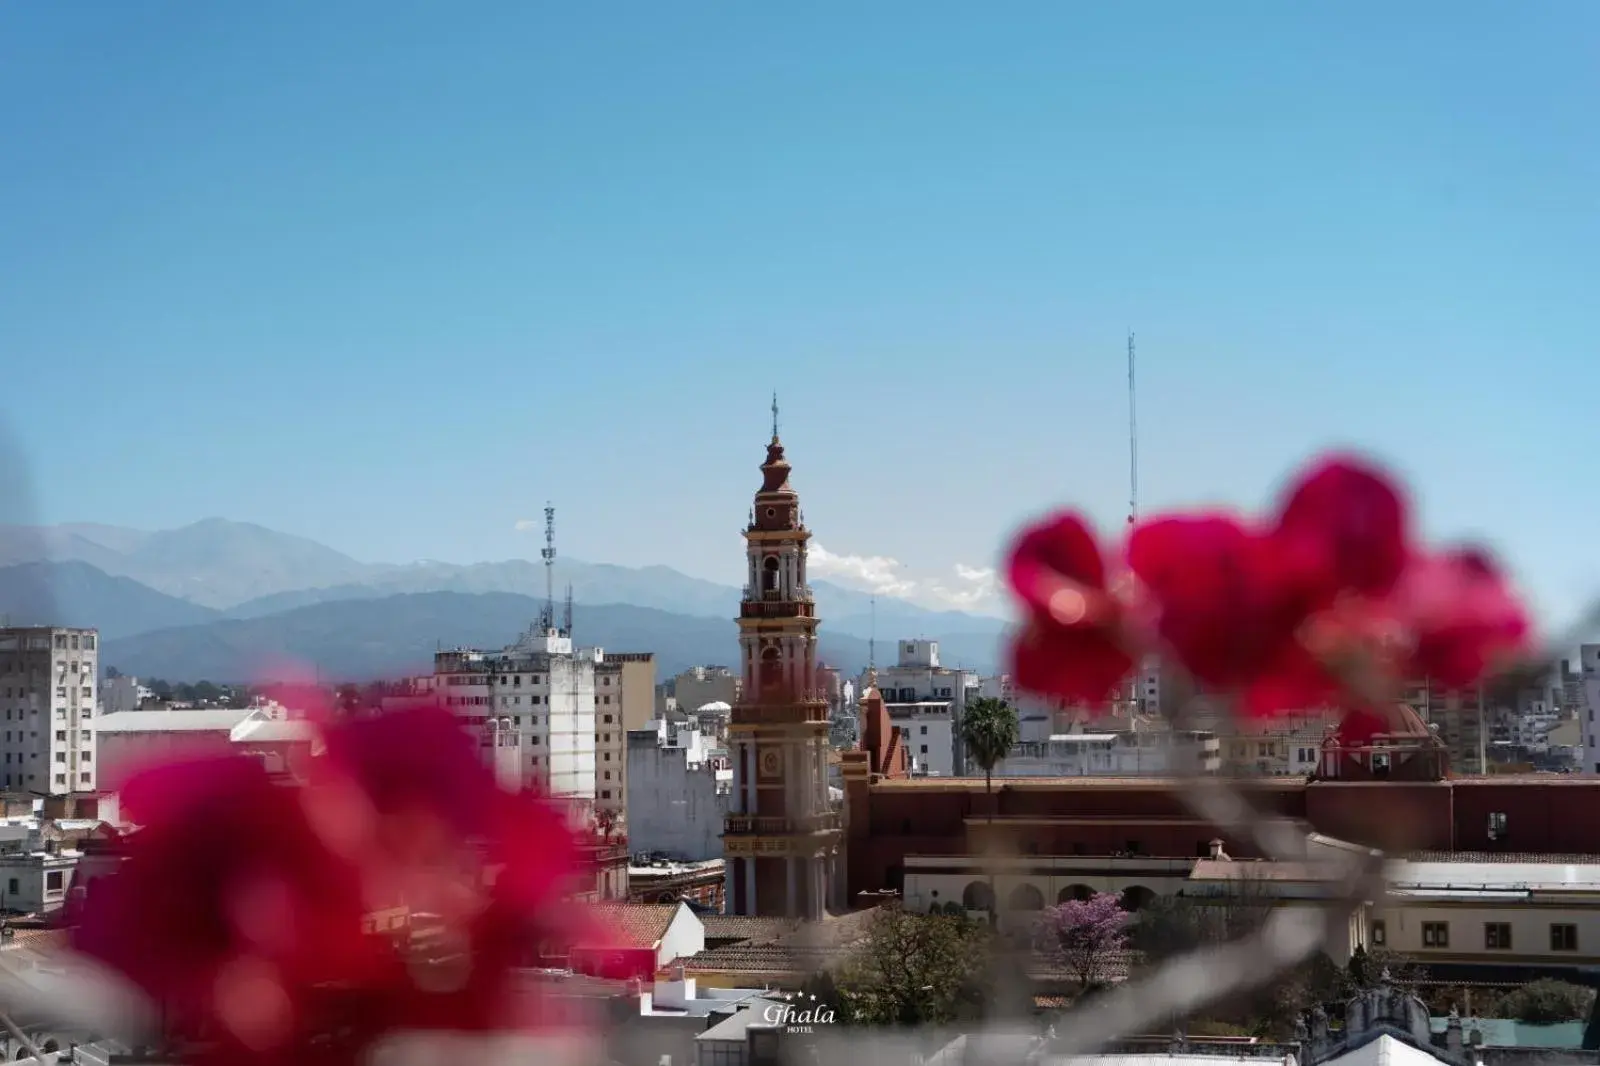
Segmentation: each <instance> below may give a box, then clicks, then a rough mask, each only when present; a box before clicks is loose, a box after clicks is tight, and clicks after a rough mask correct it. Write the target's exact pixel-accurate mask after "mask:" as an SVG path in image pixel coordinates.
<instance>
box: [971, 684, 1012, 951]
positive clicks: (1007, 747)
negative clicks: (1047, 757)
mask: <svg viewBox="0 0 1600 1066" xmlns="http://www.w3.org/2000/svg"><path fill="white" fill-rule="evenodd" d="M1017 732H1018V730H1017V709H1016V708H1015V707H1013V706H1011V704H1009V703H1007V702H1006V701H1005V700H997V699H994V698H993V697H990V696H980V697H978V698H977V699H975V700H973V701H972V702H971V703H969V704H967V710H966V714H965V715H964V716H963V717H962V719H961V743H962V745H963V746H964V747H965V748H966V752H967V755H968V757H970V758H971V759H972V761H973V762H975V763H977V764H978V765H979V766H981V767H983V797H984V803H985V805H986V806H987V807H988V811H989V821H990V822H991V823H992V822H993V821H994V768H995V764H997V763H998V762H999V761H1000V760H1001V759H1004V758H1005V757H1006V756H1007V755H1009V754H1011V749H1012V748H1014V747H1016V745H1017ZM990 835H991V837H992V834H990ZM989 897H990V898H989V906H990V907H992V908H993V910H991V911H990V914H989V921H990V922H991V923H993V922H994V921H995V920H996V918H998V917H999V913H1000V900H999V898H998V897H997V896H996V895H995V884H994V871H993V870H992V869H991V870H990V871H989Z"/></svg>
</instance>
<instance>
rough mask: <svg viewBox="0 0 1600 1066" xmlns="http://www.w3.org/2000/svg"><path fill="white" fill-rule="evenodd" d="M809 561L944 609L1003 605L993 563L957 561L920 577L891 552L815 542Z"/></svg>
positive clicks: (819, 571)
mask: <svg viewBox="0 0 1600 1066" xmlns="http://www.w3.org/2000/svg"><path fill="white" fill-rule="evenodd" d="M806 558H807V565H808V566H809V567H810V569H811V572H812V573H814V574H816V575H818V576H819V577H827V578H831V579H832V580H834V581H837V582H838V583H839V584H841V585H845V586H847V587H849V588H854V589H857V590H859V591H862V592H872V593H876V594H877V595H880V596H893V597H895V598H896V599H902V600H909V601H911V602H912V603H916V604H919V605H920V606H923V607H931V608H937V609H941V610H954V611H973V612H981V613H989V612H993V611H996V610H997V609H998V608H999V601H998V598H997V586H996V583H995V572H994V569H993V568H992V567H986V566H983V567H980V566H968V565H967V564H965V563H956V564H955V565H954V566H952V567H951V568H950V570H949V571H948V573H946V574H940V575H930V576H925V577H919V576H916V575H913V574H911V573H910V572H908V570H907V568H906V565H905V564H904V563H902V562H901V561H900V560H898V559H895V558H893V557H892V556H888V555H841V554H836V553H834V552H831V551H829V550H828V549H827V548H824V547H823V546H822V545H820V544H817V543H815V542H813V543H812V544H811V548H810V550H809V552H808V553H807V557H806Z"/></svg>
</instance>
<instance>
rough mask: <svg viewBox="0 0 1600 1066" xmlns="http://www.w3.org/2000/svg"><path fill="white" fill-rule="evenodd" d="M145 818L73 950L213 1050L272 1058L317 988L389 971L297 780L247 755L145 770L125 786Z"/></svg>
mask: <svg viewBox="0 0 1600 1066" xmlns="http://www.w3.org/2000/svg"><path fill="white" fill-rule="evenodd" d="M122 805H123V811H124V812H125V814H126V816H127V817H128V818H129V820H130V821H132V822H133V823H134V824H135V825H138V826H139V827H140V828H138V829H137V830H135V831H134V832H132V833H131V834H130V835H129V836H127V837H126V838H125V840H124V849H125V852H124V859H123V861H122V863H121V864H120V866H119V867H118V869H117V870H116V871H115V872H114V873H112V874H110V875H109V876H107V877H106V878H104V879H102V880H100V881H98V882H96V883H95V884H94V885H93V887H92V889H91V890H90V891H89V893H88V895H87V897H86V898H85V900H84V904H83V909H82V913H81V917H80V921H79V924H78V925H77V926H76V928H74V930H73V934H72V938H73V944H74V946H75V947H76V949H77V950H79V951H81V952H83V953H84V954H86V955H88V956H90V957H92V958H95V959H97V960H99V961H100V962H102V963H104V964H106V965H108V966H110V967H111V968H113V969H115V970H117V971H120V972H121V973H122V974H123V975H125V976H126V977H127V978H128V979H129V980H131V981H132V982H133V983H134V984H135V985H136V986H138V987H139V988H140V989H142V990H143V991H144V992H145V993H146V994H147V995H149V996H150V997H151V999H152V1000H154V1001H155V1002H156V1003H157V1004H158V1005H159V1006H160V1007H161V1009H162V1011H163V1013H164V1016H165V1017H166V1019H167V1021H168V1023H169V1025H170V1027H171V1028H172V1029H173V1030H174V1031H175V1032H176V1033H178V1034H179V1035H183V1036H187V1037H190V1038H199V1037H201V1036H204V1037H205V1038H206V1039H207V1040H208V1041H212V1042H214V1043H215V1044H217V1045H219V1046H218V1049H217V1051H216V1061H234V1062H239V1061H275V1060H276V1059H277V1058H278V1057H279V1056H281V1055H283V1054H286V1053H288V1052H289V1051H290V1049H292V1048H294V1047H296V1046H297V1045H299V1044H300V1043H301V1042H302V1041H303V1038H304V1037H305V1030H304V1028H303V1025H304V1009H305V1006H306V1004H307V1002H308V999H309V998H310V990H311V989H312V988H314V987H315V986H318V985H321V984H325V983H329V982H347V981H358V982H359V981H361V980H364V979H367V978H368V977H369V976H371V975H373V974H375V973H377V972H379V970H380V960H378V959H377V958H376V957H375V956H374V953H373V949H372V942H371V940H370V939H369V938H367V937H365V936H363V933H362V920H363V917H364V916H365V914H366V907H365V904H364V902H363V900H362V899H361V896H360V893H359V891H358V886H357V884H356V881H355V879H354V878H353V877H352V876H350V871H349V869H348V868H346V867H345V866H344V865H343V864H342V863H340V862H339V861H338V860H337V859H336V858H335V857H334V856H333V855H332V854H331V853H329V851H328V850H327V849H326V848H325V847H324V846H323V844H322V842H321V840H320V839H319V838H318V837H317V835H316V834H315V833H314V832H313V831H312V830H311V827H310V825H309V823H308V822H307V820H306V819H305V817H304V816H303V813H302V808H301V805H300V803H299V796H298V794H297V790H295V789H293V788H287V787H284V786H281V785H279V784H276V783H275V782H273V780H272V779H271V778H269V777H268V775H267V773H266V771H265V770H264V769H263V768H262V766H261V764H260V763H259V762H258V761H256V760H253V759H250V758H247V757H243V756H224V757H213V758H208V759H199V760H192V761H185V762H178V763H173V764H169V765H167V766H163V767H160V768H156V769H152V770H147V771H145V772H144V773H142V774H139V775H137V776H135V777H134V778H132V779H131V780H129V781H128V782H127V784H126V785H125V786H124V788H123V790H122Z"/></svg>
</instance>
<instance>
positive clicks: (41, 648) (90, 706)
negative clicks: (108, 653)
mask: <svg viewBox="0 0 1600 1066" xmlns="http://www.w3.org/2000/svg"><path fill="white" fill-rule="evenodd" d="M98 645H99V634H98V633H97V632H96V631H95V630H93V629H64V628H58V627H32V626H18V627H5V628H0V710H3V711H4V714H5V721H4V724H3V725H0V758H3V761H0V787H4V788H8V789H15V790H17V791H23V792H33V793H38V794H46V795H64V794H67V793H72V792H93V791H95V789H96V787H97V785H98V783H99V782H98V778H97V776H96V770H97V765H96V762H95V737H94V733H95V730H94V726H95V721H94V714H95V707H96V706H97V680H98V678H99V661H98V660H99V649H98Z"/></svg>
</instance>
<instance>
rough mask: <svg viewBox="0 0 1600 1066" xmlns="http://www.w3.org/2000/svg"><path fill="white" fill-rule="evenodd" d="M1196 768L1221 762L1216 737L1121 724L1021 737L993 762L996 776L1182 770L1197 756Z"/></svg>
mask: <svg viewBox="0 0 1600 1066" xmlns="http://www.w3.org/2000/svg"><path fill="white" fill-rule="evenodd" d="M1196 748H1198V756H1197V757H1198V759H1199V760H1200V770H1201V772H1203V773H1208V774H1214V773H1216V772H1217V770H1218V769H1220V768H1221V765H1222V752H1221V746H1220V742H1219V741H1218V740H1217V738H1216V737H1215V736H1213V735H1211V734H1210V733H1192V732H1176V733H1174V732H1172V731H1170V730H1165V729H1163V730H1153V731H1136V730H1122V731H1119V732H1115V733H1058V734H1056V735H1055V736H1052V737H1050V738H1049V739H1047V740H1044V741H1022V742H1020V743H1019V744H1017V746H1016V747H1015V748H1013V749H1012V752H1011V754H1010V755H1008V756H1006V757H1005V758H1004V759H1001V760H1000V762H999V763H997V764H996V765H995V768H994V775H995V776H996V777H1141V776H1148V775H1156V776H1160V775H1167V774H1177V773H1182V772H1185V771H1186V769H1187V766H1188V762H1189V760H1190V759H1191V758H1194V757H1196V756H1195V755H1194V754H1192V753H1193V752H1194V750H1195V749H1196Z"/></svg>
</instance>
